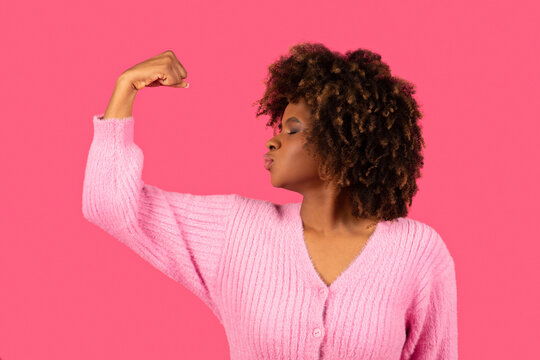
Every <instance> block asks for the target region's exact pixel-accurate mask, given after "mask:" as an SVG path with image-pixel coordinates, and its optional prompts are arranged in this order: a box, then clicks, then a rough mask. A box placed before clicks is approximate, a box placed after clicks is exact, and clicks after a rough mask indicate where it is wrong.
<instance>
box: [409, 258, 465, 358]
mask: <svg viewBox="0 0 540 360" xmlns="http://www.w3.org/2000/svg"><path fill="white" fill-rule="evenodd" d="M446 255H448V256H447V258H449V261H447V265H446V266H445V267H444V269H443V270H442V271H441V272H438V275H435V276H433V277H432V278H431V279H430V280H429V282H428V284H427V285H426V287H425V288H424V290H425V291H422V296H421V297H422V299H421V300H419V301H418V302H417V306H416V307H415V311H414V313H413V315H412V317H411V322H410V327H409V329H408V336H407V341H406V343H405V348H404V353H403V356H402V359H407V360H435V359H437V360H443V359H444V360H455V359H457V358H458V342H457V340H458V336H457V335H458V334H457V331H458V328H457V325H458V323H457V321H458V317H457V287H456V274H455V266H454V262H453V260H452V259H451V257H450V256H449V254H448V253H446Z"/></svg>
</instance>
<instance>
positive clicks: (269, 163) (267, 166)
mask: <svg viewBox="0 0 540 360" xmlns="http://www.w3.org/2000/svg"><path fill="white" fill-rule="evenodd" d="M273 163H274V159H270V158H265V159H264V168H265V169H266V170H270V167H271V166H272V164H273Z"/></svg>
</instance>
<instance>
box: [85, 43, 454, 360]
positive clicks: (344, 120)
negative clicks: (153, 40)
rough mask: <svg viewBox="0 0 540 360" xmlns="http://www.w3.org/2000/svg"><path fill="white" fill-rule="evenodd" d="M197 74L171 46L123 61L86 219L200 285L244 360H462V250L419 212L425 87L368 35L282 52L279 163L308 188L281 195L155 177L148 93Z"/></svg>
mask: <svg viewBox="0 0 540 360" xmlns="http://www.w3.org/2000/svg"><path fill="white" fill-rule="evenodd" d="M186 77H187V72H186V70H185V68H184V67H183V66H182V65H181V64H180V62H179V61H178V59H177V58H176V56H175V55H174V53H173V52H171V51H166V52H164V53H162V54H159V55H157V56H155V57H153V58H150V59H148V60H146V61H144V62H142V63H140V64H137V65H135V66H134V67H132V68H130V69H128V70H126V71H125V72H124V73H122V75H121V76H120V78H119V79H118V81H117V84H116V88H115V91H114V94H113V96H112V98H111V100H110V102H109V106H108V108H107V111H106V112H105V114H102V115H96V116H94V120H93V122H94V139H93V142H92V145H91V147H90V151H89V156H88V162H87V167H86V174H85V180H84V189H83V214H84V216H85V218H86V219H88V220H89V221H90V222H92V223H94V224H96V225H97V226H99V227H101V228H102V229H104V230H105V231H107V232H108V233H109V234H111V235H112V236H114V237H115V238H117V239H119V240H120V241H122V242H123V243H124V244H126V245H127V246H128V247H130V248H131V249H133V250H134V251H135V252H136V253H137V254H139V255H140V256H141V257H142V258H143V259H145V260H146V261H148V262H149V263H150V264H151V265H152V266H154V267H156V268H157V269H159V270H160V271H162V272H163V273H164V274H166V275H167V276H169V277H171V278H172V279H174V280H175V281H177V282H179V283H180V284H182V285H183V286H185V287H186V288H188V289H189V290H190V291H191V292H193V293H194V294H195V295H196V296H198V297H199V298H200V299H201V300H202V301H203V302H204V303H205V304H206V305H207V306H208V307H209V308H210V309H211V310H212V311H213V312H214V314H215V315H216V316H217V317H218V319H219V320H220V322H221V323H222V324H223V326H224V328H225V330H226V334H227V338H228V341H229V345H230V351H231V359H235V360H236V359H308V358H309V359H311V358H313V359H315V358H324V359H341V360H344V359H457V290H456V280H455V268H454V262H453V259H452V256H451V255H450V253H449V251H448V249H447V247H446V245H445V243H444V241H443V240H442V238H441V237H440V235H439V234H438V233H437V232H436V231H435V230H434V229H433V228H431V227H430V226H429V225H427V224H424V223H422V222H420V221H417V220H413V219H409V218H406V215H407V213H408V209H407V205H409V206H410V205H411V204H412V198H413V196H414V195H415V194H416V192H417V190H418V188H417V185H416V179H417V178H418V177H419V176H420V168H421V167H422V166H423V156H422V146H423V145H424V141H423V139H422V136H421V131H420V130H421V128H420V126H419V124H418V120H419V119H420V118H421V117H422V114H421V112H420V111H419V109H418V105H417V103H416V101H415V99H414V98H413V94H414V87H413V85H411V84H410V83H408V82H406V81H405V80H402V79H399V78H396V77H394V76H392V75H391V74H390V69H389V67H388V65H386V64H385V63H383V62H382V61H381V57H380V56H379V55H378V54H375V53H373V52H370V51H368V50H365V49H359V50H356V51H354V52H350V51H349V52H347V53H346V54H345V55H342V54H340V53H337V52H332V51H330V50H328V49H327V48H326V47H325V46H323V45H322V44H311V43H302V44H298V45H296V46H293V47H291V49H290V54H288V55H287V56H282V57H281V58H280V59H279V60H278V61H276V62H275V63H274V64H272V65H271V66H270V67H269V76H268V78H267V79H266V92H265V94H264V96H263V97H262V99H260V100H259V101H258V104H259V109H258V112H257V116H260V115H263V114H268V115H270V117H271V119H270V121H269V122H268V123H267V124H266V125H267V126H272V127H273V129H274V136H273V137H272V138H271V139H270V140H268V142H267V143H266V146H267V147H268V149H269V152H268V153H267V154H266V155H265V158H266V162H265V166H266V168H267V169H268V171H269V172H270V177H271V182H272V185H273V186H275V187H281V188H284V189H288V190H291V191H295V192H298V193H300V194H302V195H303V200H302V202H301V203H288V204H284V205H279V204H275V203H272V202H270V201H264V200H258V199H251V198H247V197H243V196H241V195H238V194H220V195H194V194H189V193H177V192H171V191H165V190H163V189H160V188H158V187H156V186H152V185H148V184H145V183H144V182H143V181H142V179H141V174H142V167H143V153H142V150H141V149H140V148H139V147H138V146H137V145H136V144H135V143H134V142H133V131H134V120H133V116H132V107H133V101H134V99H135V95H136V93H137V91H138V90H140V89H142V88H144V87H147V86H173V87H182V88H187V87H188V86H189V84H188V83H187V82H186V81H185V80H184V79H185V78H186ZM276 129H279V132H276V131H275V130H276Z"/></svg>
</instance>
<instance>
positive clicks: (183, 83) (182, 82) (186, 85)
mask: <svg viewBox="0 0 540 360" xmlns="http://www.w3.org/2000/svg"><path fill="white" fill-rule="evenodd" d="M171 86H173V87H176V88H188V87H189V83H188V82H187V81H185V80H182V81H181V82H180V83H179V84H174V85H171Z"/></svg>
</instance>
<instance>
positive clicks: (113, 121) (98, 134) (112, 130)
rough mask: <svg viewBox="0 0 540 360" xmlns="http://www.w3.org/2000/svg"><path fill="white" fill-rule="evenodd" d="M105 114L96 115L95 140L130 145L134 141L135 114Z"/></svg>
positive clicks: (94, 120)
mask: <svg viewBox="0 0 540 360" xmlns="http://www.w3.org/2000/svg"><path fill="white" fill-rule="evenodd" d="M104 116H105V114H104V113H103V114H97V115H94V119H93V122H94V141H100V142H101V141H105V142H113V143H115V144H122V145H128V144H131V143H133V133H134V126H133V125H134V120H133V116H128V117H124V118H107V119H104V118H103V117H104Z"/></svg>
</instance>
